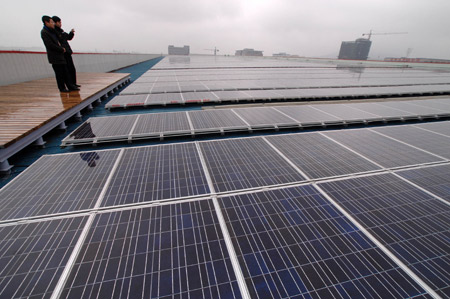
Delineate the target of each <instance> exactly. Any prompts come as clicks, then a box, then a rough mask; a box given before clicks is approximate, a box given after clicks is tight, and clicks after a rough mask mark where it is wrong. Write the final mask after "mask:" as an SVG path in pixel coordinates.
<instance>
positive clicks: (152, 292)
mask: <svg viewBox="0 0 450 299" xmlns="http://www.w3.org/2000/svg"><path fill="white" fill-rule="evenodd" d="M62 297H63V298H241V294H240V291H239V288H238V285H237V281H236V277H235V275H234V271H233V269H232V265H231V261H230V257H229V254H228V251H227V248H226V245H225V241H224V238H223V235H222V232H221V229H220V226H219V223H218V220H217V216H216V214H215V212H214V207H213V205H212V203H211V201H210V200H202V201H196V202H186V203H178V204H172V205H165V206H159V207H151V208H142V209H135V210H131V211H130V210H129V211H120V212H112V213H104V214H99V215H97V216H96V218H95V220H94V222H93V224H92V226H91V228H90V230H89V233H88V235H87V237H86V240H85V242H84V244H83V246H82V249H81V252H80V254H79V255H78V258H77V260H76V262H75V264H74V267H73V270H72V272H71V276H70V277H69V280H68V283H67V284H66V285H65V287H64V290H63V292H62Z"/></svg>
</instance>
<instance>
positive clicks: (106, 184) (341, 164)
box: [0, 122, 450, 298]
mask: <svg viewBox="0 0 450 299" xmlns="http://www.w3.org/2000/svg"><path fill="white" fill-rule="evenodd" d="M439 123H442V124H443V126H446V122H434V123H433V124H435V126H434V129H435V130H440V129H439V126H438V124H439ZM430 124H431V123H430ZM419 126H422V125H401V126H389V127H386V130H385V131H383V133H379V132H378V131H377V130H378V129H376V130H375V129H367V128H366V129H353V130H350V129H343V130H339V131H337V130H333V131H324V132H320V133H302V134H301V133H296V134H285V135H280V136H268V137H253V138H237V139H228V140H216V141H202V142H198V141H197V142H186V143H178V144H169V145H157V146H146V147H134V148H124V149H119V150H103V151H95V152H81V153H72V154H64V155H49V156H45V157H44V158H42V159H41V160H39V161H38V162H37V163H35V164H34V165H32V166H31V167H29V168H28V169H27V170H26V171H24V173H23V174H22V175H20V176H18V177H17V178H16V179H15V180H13V181H12V182H11V183H10V184H8V185H7V186H6V187H5V188H3V189H1V190H0V203H2V204H1V205H0V211H2V210H3V207H8V205H3V203H4V202H5V201H4V200H3V198H14V204H15V205H16V206H17V207H19V206H27V205H28V207H27V213H25V214H24V213H22V212H21V211H20V210H19V211H20V212H14V213H11V212H9V210H6V215H7V217H4V218H3V219H0V236H1V238H0V248H4V250H3V251H2V252H1V253H0V273H5V274H0V292H1V291H2V290H3V291H4V292H17V294H19V293H20V294H22V295H20V296H22V297H27V296H29V297H32V296H35V297H36V298H37V297H50V296H53V297H54V298H92V297H96V298H112V297H115V298H143V297H145V298H197V297H200V298H203V297H206V298H241V297H242V298H268V297H269V298H288V297H289V298H317V297H319V296H321V297H333V296H334V297H337V298H357V297H376V298H386V297H388V298H412V297H414V298H422V297H423V298H439V296H440V297H442V298H445V297H448V291H449V288H450V283H449V279H448V277H450V275H448V274H449V273H448V269H450V267H448V266H449V257H448V254H449V253H450V250H449V249H450V242H449V241H448V240H449V234H450V231H449V225H448V224H449V222H450V215H449V209H450V207H449V205H450V204H449V202H448V199H447V197H445V195H446V194H448V191H446V190H448V188H450V186H449V181H448V180H447V179H446V176H448V175H447V174H448V172H449V171H448V166H449V160H448V159H446V158H444V157H442V156H439V155H436V154H434V153H429V152H428V148H427V149H422V148H418V144H422V143H424V142H425V141H423V140H422V139H425V140H428V139H427V138H429V137H428V135H427V134H434V135H436V136H439V137H445V138H439V139H433V148H435V147H438V143H439V142H440V148H447V147H448V146H449V144H450V138H449V137H447V136H444V135H442V134H436V133H433V132H431V131H429V130H427V129H423V128H420V127H419ZM388 128H390V129H391V130H392V132H391V131H390V130H387V129H388ZM402 128H403V129H405V130H406V129H408V128H412V129H413V131H411V132H416V130H417V131H418V132H425V133H427V134H425V135H423V134H422V133H420V134H416V139H413V138H411V140H403V141H400V140H397V139H396V137H392V136H388V135H389V134H391V133H392V134H393V135H394V133H395V134H399V132H400V129H402ZM383 129H384V128H383ZM355 132H356V133H355ZM361 132H365V133H366V134H368V138H366V139H364V138H362V137H361V136H364V133H361ZM388 133H389V134H388ZM346 134H348V137H346ZM359 135H361V136H359ZM399 135H401V134H399ZM434 135H433V136H434ZM378 137H379V138H378ZM358 138H362V139H361V141H360V143H364V144H368V146H367V147H361V146H360V145H361V144H360V143H358V142H353V143H352V142H350V141H351V140H353V139H355V140H358ZM405 138H406V137H405ZM349 140H350V141H349ZM407 141H411V142H412V141H414V144H415V145H411V144H409V143H408V142H407ZM371 142H372V143H371ZM371 146H373V147H374V149H373V150H372V152H371V151H369V149H370V147H371ZM377 151H380V153H379V155H378V156H377V154H378V153H377ZM389 154H392V155H393V156H394V157H401V155H400V154H403V155H404V156H411V158H410V159H408V158H403V159H401V161H400V163H394V162H392V160H395V159H388V158H385V157H384V156H383V155H389ZM43 162H45V163H43ZM94 164H95V165H94ZM58 168H60V170H59V171H55V169H58ZM77 171H78V173H77ZM77 174H79V175H77ZM86 177H88V178H90V179H93V178H95V180H94V181H93V182H91V184H88V183H87V181H86ZM47 181H48V182H52V183H53V185H49V186H50V187H51V188H49V189H48V190H47V191H46V192H45V193H44V194H43V195H42V198H44V199H34V204H33V205H30V204H27V201H29V199H27V197H21V196H18V195H17V194H18V192H20V191H21V189H25V190H28V191H27V192H28V193H29V194H34V192H33V190H34V189H36V188H39V187H40V186H41V185H42V184H41V183H39V182H47ZM430 182H433V183H430ZM78 183H79V184H78ZM67 184H69V186H72V185H71V184H75V185H74V186H78V187H80V188H81V189H80V190H82V191H81V192H80V191H79V190H78V189H77V188H74V189H70V188H68V189H66V187H67V186H66V185H67ZM77 184H78V185H77ZM44 185H45V184H44ZM425 185H426V186H425ZM13 187H14V188H13ZM61 190H62V192H61ZM69 191H70V192H72V191H79V192H78V193H73V194H72V193H71V195H72V196H74V197H73V198H72V197H71V201H72V202H71V203H70V204H67V206H66V205H65V203H64V200H63V201H62V202H61V206H63V207H64V208H61V207H59V206H58V205H45V199H46V198H50V197H52V196H58V198H62V199H64V198H66V197H65V196H66V193H67V192H69ZM89 192H92V193H89ZM446 192H447V193H446ZM5 194H6V195H8V197H5V196H4V195H5ZM36 194H39V192H36ZM86 194H89V196H87V195H86ZM55 198H56V197H55ZM78 198H80V200H81V202H80V203H78V201H77V199H78ZM41 201H43V202H42V203H44V204H38V203H40V202H41ZM84 202H86V203H84ZM81 203H83V204H81ZM46 208H47V209H48V213H47V214H46V213H45V211H46V210H45V209H46ZM6 209H7V208H6ZM49 223H60V225H59V224H58V225H56V224H55V225H51V226H50V225H48V224H49ZM41 226H42V227H43V229H41V230H36V234H34V233H32V232H33V230H34V228H35V227H41ZM2 232H5V233H4V234H3V233H2ZM3 236H5V237H3ZM60 240H61V241H60ZM24 244H25V245H26V244H28V245H26V246H28V247H27V248H30V249H29V250H28V251H26V250H22V249H25V247H21V246H22V245H24ZM46 244H48V245H49V246H50V244H56V245H51V246H50V247H42V246H44V245H46ZM17 246H18V247H19V249H17ZM30 246H31V247H30ZM52 246H53V247H52ZM8 248H10V249H11V250H12V252H14V254H11V251H10V250H9V249H8ZM34 248H35V249H36V250H35V249H34ZM41 248H44V249H41ZM22 253H23V254H22ZM21 254H22V255H21ZM30 260H33V263H37V264H39V267H38V268H37V269H38V270H36V272H35V270H34V269H36V268H30V266H29V265H30V264H31V263H32V262H31V261H30ZM22 261H23V263H24V264H23V266H22V267H21V266H20V265H19V264H20V263H22ZM37 264H36V265H37ZM5 265H6V266H5ZM8 265H10V266H12V265H15V266H13V270H10V269H11V268H9V266H8ZM2 268H5V269H9V270H5V271H8V272H1V271H2V270H1V269H2ZM25 268H26V269H27V272H26V273H24V272H23V270H24V269H25ZM29 269H31V270H29ZM39 271H41V272H39ZM31 272H32V274H31ZM40 273H43V274H40ZM47 274H48V275H47ZM1 275H4V276H1ZM3 277H5V278H3ZM19 283H20V285H19V286H17V284H19ZM31 285H32V286H33V287H30V286H31ZM0 294H1V293H0ZM5 294H6V293H5ZM8 294H10V293H8ZM13 294H14V293H13ZM20 296H19V295H18V296H17V297H20ZM9 297H11V296H9Z"/></svg>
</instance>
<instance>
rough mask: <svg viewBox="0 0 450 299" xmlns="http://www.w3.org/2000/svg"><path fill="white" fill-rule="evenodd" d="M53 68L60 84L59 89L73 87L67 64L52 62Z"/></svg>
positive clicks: (57, 82)
mask: <svg viewBox="0 0 450 299" xmlns="http://www.w3.org/2000/svg"><path fill="white" fill-rule="evenodd" d="M52 67H53V70H54V71H55V77H56V84H58V88H59V90H60V91H61V90H63V89H66V86H67V89H69V88H71V87H73V85H72V83H71V82H70V77H69V72H68V71H67V66H66V65H65V64H52Z"/></svg>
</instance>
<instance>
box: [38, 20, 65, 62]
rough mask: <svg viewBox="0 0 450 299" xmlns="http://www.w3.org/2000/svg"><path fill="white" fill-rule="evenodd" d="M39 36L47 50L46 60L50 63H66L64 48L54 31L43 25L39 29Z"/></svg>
mask: <svg viewBox="0 0 450 299" xmlns="http://www.w3.org/2000/svg"><path fill="white" fill-rule="evenodd" d="M41 38H42V40H43V41H44V45H45V49H46V50H47V58H48V62H49V63H51V64H66V59H65V58H64V48H63V47H62V46H61V43H60V42H59V40H58V36H57V35H56V31H54V30H52V29H50V28H48V27H45V26H44V28H43V29H42V30H41Z"/></svg>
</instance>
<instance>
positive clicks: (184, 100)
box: [105, 84, 450, 109]
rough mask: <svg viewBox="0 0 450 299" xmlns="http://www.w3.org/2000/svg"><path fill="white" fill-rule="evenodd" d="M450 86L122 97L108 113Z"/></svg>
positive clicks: (438, 90) (424, 91)
mask: <svg viewBox="0 0 450 299" xmlns="http://www.w3.org/2000/svg"><path fill="white" fill-rule="evenodd" d="M449 92H450V85H445V84H444V85H440V84H439V85H408V86H389V87H354V88H350V87H343V88H310V89H307V88H305V89H277V90H242V91H214V92H185V93H159V94H137V95H119V96H116V97H114V98H113V99H112V100H111V101H109V102H108V103H107V104H106V106H105V107H106V108H107V109H114V108H126V107H147V106H166V105H184V104H195V103H196V104H199V103H222V102H253V101H285V100H292V99H296V100H297V99H298V100H321V99H352V98H364V97H372V98H373V97H394V96H423V95H439V94H448V93H449Z"/></svg>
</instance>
